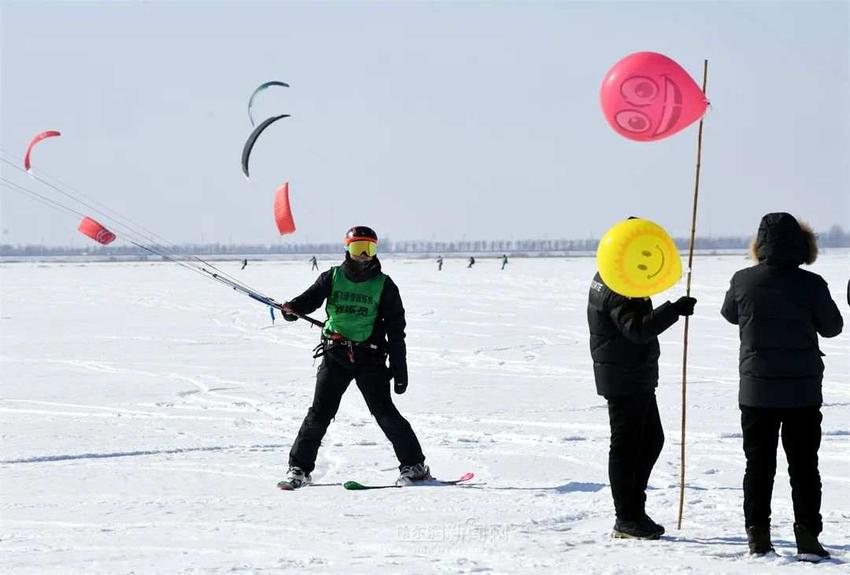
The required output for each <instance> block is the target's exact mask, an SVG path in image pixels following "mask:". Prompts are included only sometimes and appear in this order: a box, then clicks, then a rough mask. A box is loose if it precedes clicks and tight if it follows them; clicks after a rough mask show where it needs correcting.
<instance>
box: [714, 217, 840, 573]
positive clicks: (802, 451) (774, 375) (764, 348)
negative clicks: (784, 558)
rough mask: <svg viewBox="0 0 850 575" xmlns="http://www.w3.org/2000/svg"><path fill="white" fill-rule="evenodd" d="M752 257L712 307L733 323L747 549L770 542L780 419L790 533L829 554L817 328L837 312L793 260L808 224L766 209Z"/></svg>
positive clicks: (807, 243) (834, 322)
mask: <svg viewBox="0 0 850 575" xmlns="http://www.w3.org/2000/svg"><path fill="white" fill-rule="evenodd" d="M750 251H751V254H752V256H753V259H754V260H756V261H757V262H758V263H757V264H756V265H755V266H752V267H749V268H746V269H742V270H739V271H738V272H736V273H735V275H733V276H732V280H731V282H730V286H729V291H727V292H726V298H725V299H724V301H723V307H722V309H721V313H722V314H723V317H724V318H726V320H728V321H729V322H730V323H733V324H737V325H738V326H739V334H740V338H741V350H740V356H739V357H740V360H739V371H740V386H739V388H738V403H739V406H740V409H741V429H742V430H743V436H744V455H745V456H746V459H747V466H746V470H745V472H744V526H745V528H746V531H747V542H748V544H749V548H750V553H752V554H754V555H764V554H766V553H770V552H772V551H773V546H772V544H771V541H770V500H771V494H772V491H773V479H774V475H775V474H776V448H777V444H778V441H779V435H780V428H781V435H782V446H783V447H784V448H785V455H786V457H787V459H788V475H789V476H790V479H791V499H792V500H793V502H794V536H795V538H796V541H797V552H798V553H799V554H800V555H801V557H800V558H801V559H805V560H811V561H819V560H820V559H823V558H827V557H829V553H828V552H827V551H826V550H825V549H824V548H823V547H822V546H821V544H820V542H819V541H818V535H819V534H820V532H821V531H822V530H823V521H822V518H821V514H820V506H821V480H820V473H819V472H818V447H819V446H820V441H821V427H820V424H821V420H822V416H821V412H820V406H821V403H822V402H823V396H822V393H821V383H822V380H823V361H822V360H821V356H822V355H823V354H822V353H821V352H820V349H819V347H818V335H821V336H822V337H834V336H836V335H838V334H839V333H841V330H842V328H843V324H844V321H843V319H842V317H841V313H840V312H839V311H838V307H837V306H836V305H835V302H834V301H833V300H832V298H831V297H830V295H829V289H828V287H827V285H826V282H825V281H824V280H823V278H821V277H820V276H819V275H817V274H814V273H811V272H808V271H805V270H801V269H800V267H799V266H800V265H801V264H803V263H805V264H811V263H812V262H814V261H815V258H816V257H817V240H816V238H815V235H814V233H812V231H811V230H810V229H809V228H808V227H807V226H805V225H803V226H801V225H800V224H799V222H797V220H796V219H795V218H794V217H793V216H792V215H790V214H786V213H771V214H767V215H765V216H764V217H763V218H762V220H761V223H760V224H759V229H758V234H757V235H756V238H755V240H754V241H753V243H752V245H751V249H750Z"/></svg>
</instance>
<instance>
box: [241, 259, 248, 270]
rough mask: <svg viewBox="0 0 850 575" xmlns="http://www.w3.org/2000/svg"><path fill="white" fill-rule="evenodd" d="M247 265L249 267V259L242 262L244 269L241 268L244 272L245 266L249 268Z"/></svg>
mask: <svg viewBox="0 0 850 575" xmlns="http://www.w3.org/2000/svg"><path fill="white" fill-rule="evenodd" d="M247 265H248V260H247V259H244V260H242V268H241V269H243V270H244V269H245V266H247ZM240 271H241V270H240Z"/></svg>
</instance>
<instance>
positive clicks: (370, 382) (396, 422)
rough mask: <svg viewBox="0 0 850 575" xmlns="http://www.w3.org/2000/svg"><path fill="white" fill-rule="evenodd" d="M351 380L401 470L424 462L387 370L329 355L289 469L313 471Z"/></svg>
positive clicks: (380, 365) (375, 364)
mask: <svg viewBox="0 0 850 575" xmlns="http://www.w3.org/2000/svg"><path fill="white" fill-rule="evenodd" d="M352 379H354V380H355V381H356V382H357V388H358V389H359V390H360V393H361V394H362V395H363V399H365V400H366V406H367V407H368V408H369V411H370V412H371V413H372V416H374V418H375V419H376V420H377V422H378V425H379V426H380V428H381V430H382V431H383V432H384V435H386V436H387V439H389V440H390V442H391V443H392V445H393V449H394V450H395V454H396V457H397V458H398V461H399V463H400V465H399V467H402V466H405V465H416V464H417V463H422V462H424V461H425V456H424V455H422V447H421V446H420V445H419V440H418V439H417V438H416V434H415V433H413V429H412V428H411V427H410V424H409V423H408V422H407V420H406V419H405V418H404V417H402V416H401V414H400V413H399V412H398V409H397V408H396V406H395V405H394V404H393V400H392V396H391V395H390V371H389V369H388V368H387V366H386V365H385V364H384V363H383V362H379V361H364V362H360V361H358V363H356V364H350V363H347V360H346V359H337V358H335V357H334V356H332V355H330V354H327V355H325V356H324V357H323V358H322V363H321V365H320V366H319V371H318V373H317V374H316V391H315V393H314V395H313V405H312V406H311V407H310V409H308V410H307V416H306V417H305V418H304V422H303V423H302V424H301V429H299V430H298V437H296V439H295V443H293V444H292V450H291V451H290V452H289V465H290V466H297V467H300V468H301V469H303V470H304V471H305V472H306V473H310V472H311V471H313V468H314V467H315V466H316V455H317V454H318V452H319V445H320V444H321V442H322V438H323V437H324V436H325V432H326V431H327V429H328V426H329V425H330V423H331V420H332V419H333V418H334V417H335V416H336V412H337V410H338V409H339V403H340V401H341V400H342V395H343V394H344V393H345V390H346V389H348V385H349V384H350V383H351V380H352Z"/></svg>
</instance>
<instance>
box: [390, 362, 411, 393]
mask: <svg viewBox="0 0 850 575" xmlns="http://www.w3.org/2000/svg"><path fill="white" fill-rule="evenodd" d="M390 374H391V375H392V378H393V382H394V383H393V389H394V390H395V392H396V393H397V394H399V395H401V394H402V393H404V392H405V391H407V363H406V362H405V363H400V364H396V365H391V366H390Z"/></svg>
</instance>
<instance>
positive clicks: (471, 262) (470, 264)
mask: <svg viewBox="0 0 850 575" xmlns="http://www.w3.org/2000/svg"><path fill="white" fill-rule="evenodd" d="M474 265H475V258H474V257H472V256H469V264H468V265H467V266H466V269H469V268H471V267H472V266H474Z"/></svg>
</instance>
